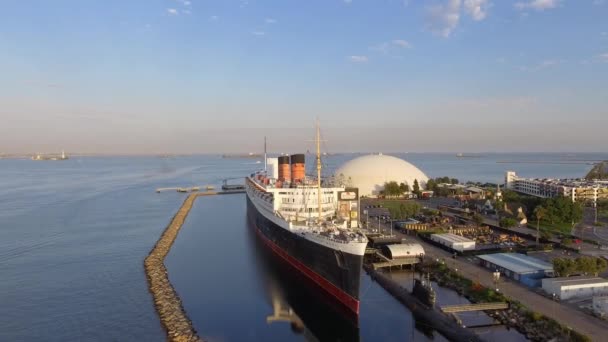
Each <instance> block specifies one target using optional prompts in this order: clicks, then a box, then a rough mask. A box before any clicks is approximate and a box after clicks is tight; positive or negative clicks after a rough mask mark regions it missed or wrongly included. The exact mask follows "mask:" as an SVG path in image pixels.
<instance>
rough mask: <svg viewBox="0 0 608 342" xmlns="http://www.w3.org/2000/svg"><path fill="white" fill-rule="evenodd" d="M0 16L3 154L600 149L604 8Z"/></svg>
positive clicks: (104, 6)
mask: <svg viewBox="0 0 608 342" xmlns="http://www.w3.org/2000/svg"><path fill="white" fill-rule="evenodd" d="M2 8H3V9H2V11H0V120H1V121H0V153H9V152H13V153H34V152H55V151H59V150H61V149H65V150H66V151H68V152H70V151H71V152H83V153H121V154H122V153H126V154H129V153H225V152H248V151H260V150H261V149H262V146H263V144H262V143H263V137H264V136H267V137H268V145H269V150H270V151H275V152H297V151H305V150H307V149H312V143H311V139H312V138H313V137H314V133H315V131H314V125H315V120H316V119H317V118H318V119H319V122H320V124H321V128H322V132H323V137H324V139H325V140H326V143H325V145H326V146H328V147H327V149H328V150H330V151H331V152H354V151H357V152H378V151H382V152H385V153H388V152H537V151H547V152H556V151H563V152H584V151H596V152H605V151H606V147H607V146H608V84H607V83H608V20H607V18H608V0H517V1H510V0H500V1H499V0H430V1H427V0H424V1H423V0H409V1H404V0H400V1H398V0H307V1H302V0H274V1H272V0H268V1H262V0H248V1H247V0H104V1H73V0H71V1H67V0H54V1H43V0H34V1H19V0H5V1H2Z"/></svg>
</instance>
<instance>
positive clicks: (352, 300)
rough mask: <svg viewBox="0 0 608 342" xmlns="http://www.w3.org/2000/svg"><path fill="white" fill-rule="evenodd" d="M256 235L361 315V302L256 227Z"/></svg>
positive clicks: (284, 258)
mask: <svg viewBox="0 0 608 342" xmlns="http://www.w3.org/2000/svg"><path fill="white" fill-rule="evenodd" d="M255 232H256V234H257V235H258V236H259V237H261V238H262V241H264V243H265V244H266V245H267V246H268V247H270V249H272V251H274V252H275V253H276V254H278V255H279V256H280V257H281V258H283V260H285V261H287V262H288V263H289V264H290V265H291V266H293V267H295V268H296V269H298V270H299V271H300V272H302V273H303V274H304V275H306V276H307V277H308V278H309V279H310V280H312V281H313V282H314V283H315V284H317V285H318V286H319V287H321V288H322V289H323V290H325V291H326V292H327V293H329V294H330V295H331V296H333V297H335V298H337V299H338V300H339V301H340V302H341V303H342V304H343V305H344V306H346V307H347V308H348V309H349V310H351V311H353V312H354V313H355V314H357V315H359V301H358V300H356V299H355V298H353V297H351V296H350V295H349V294H348V293H346V292H344V291H342V290H341V289H340V288H338V287H337V286H335V285H334V284H332V283H330V282H329V281H327V279H325V278H323V277H322V276H320V275H319V274H317V273H316V272H315V271H313V270H311V269H310V268H308V267H307V266H306V265H304V264H303V263H301V262H300V261H299V260H298V259H296V258H294V257H292V256H291V255H289V254H287V253H286V252H285V251H284V250H283V249H282V248H281V247H279V246H277V245H276V244H275V243H274V242H272V241H271V240H270V239H268V238H267V237H266V236H264V234H262V232H260V230H259V229H258V228H257V227H256V230H255Z"/></svg>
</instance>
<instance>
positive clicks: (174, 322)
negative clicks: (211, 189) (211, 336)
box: [144, 194, 202, 342]
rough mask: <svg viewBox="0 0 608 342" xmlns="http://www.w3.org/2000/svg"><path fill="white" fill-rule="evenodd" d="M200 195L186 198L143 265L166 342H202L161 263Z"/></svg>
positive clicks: (163, 264)
mask: <svg viewBox="0 0 608 342" xmlns="http://www.w3.org/2000/svg"><path fill="white" fill-rule="evenodd" d="M199 195H202V194H191V195H189V196H188V197H187V198H186V200H185V201H184V203H183V204H182V206H181V208H180V209H179V210H178V212H177V214H175V216H174V217H173V219H172V220H171V223H169V225H168V226H167V228H166V229H165V231H164V232H163V233H162V235H161V236H160V239H159V240H158V241H157V242H156V245H154V248H152V251H150V254H149V255H148V256H147V257H146V260H145V261H144V268H145V271H146V277H147V279H148V289H149V290H150V292H151V293H152V297H153V299H154V306H155V307H156V311H157V312H158V316H159V317H160V321H161V323H162V325H163V327H164V328H165V330H166V331H167V339H168V340H170V341H179V342H182V341H183V342H186V341H201V338H200V337H199V336H198V335H197V333H196V330H194V327H192V322H191V321H190V319H189V318H188V316H187V315H186V312H185V311H184V307H183V306H182V302H181V300H180V299H179V296H178V295H177V292H176V291H175V289H174V288H173V285H171V282H170V281H169V275H168V273H167V269H166V268H165V263H164V261H165V257H166V256H167V254H168V253H169V250H170V249H171V246H172V245H173V242H174V241H175V238H176V237H177V234H178V233H179V230H180V228H181V227H182V225H183V224H184V221H185V220H186V216H188V213H189V212H190V209H192V205H193V204H194V201H195V200H196V198H197V197H198V196H199Z"/></svg>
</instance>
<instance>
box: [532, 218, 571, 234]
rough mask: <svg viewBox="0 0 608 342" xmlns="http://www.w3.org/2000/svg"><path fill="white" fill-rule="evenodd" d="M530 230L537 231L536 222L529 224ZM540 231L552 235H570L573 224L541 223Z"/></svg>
mask: <svg viewBox="0 0 608 342" xmlns="http://www.w3.org/2000/svg"><path fill="white" fill-rule="evenodd" d="M528 228H532V229H536V222H528ZM540 230H541V231H547V232H551V233H554V234H555V233H559V234H570V232H572V223H553V224H552V223H551V222H546V221H540Z"/></svg>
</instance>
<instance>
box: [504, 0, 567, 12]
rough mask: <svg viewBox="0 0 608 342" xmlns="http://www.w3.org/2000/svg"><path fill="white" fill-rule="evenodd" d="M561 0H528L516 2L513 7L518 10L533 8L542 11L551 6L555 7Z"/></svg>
mask: <svg viewBox="0 0 608 342" xmlns="http://www.w3.org/2000/svg"><path fill="white" fill-rule="evenodd" d="M560 1H561V0H530V1H526V2H522V1H519V2H516V3H515V8H516V9H518V10H526V9H533V10H537V11H544V10H548V9H552V8H556V7H557V6H558V5H559V3H560Z"/></svg>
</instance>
